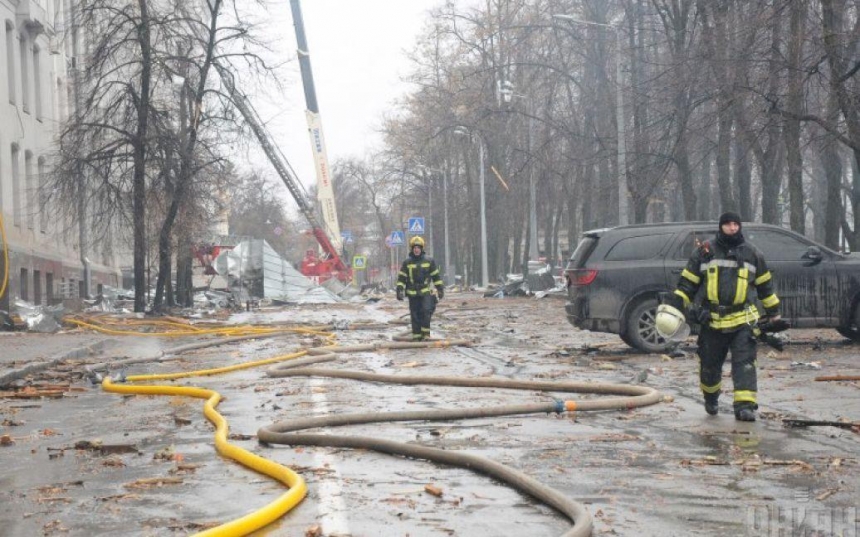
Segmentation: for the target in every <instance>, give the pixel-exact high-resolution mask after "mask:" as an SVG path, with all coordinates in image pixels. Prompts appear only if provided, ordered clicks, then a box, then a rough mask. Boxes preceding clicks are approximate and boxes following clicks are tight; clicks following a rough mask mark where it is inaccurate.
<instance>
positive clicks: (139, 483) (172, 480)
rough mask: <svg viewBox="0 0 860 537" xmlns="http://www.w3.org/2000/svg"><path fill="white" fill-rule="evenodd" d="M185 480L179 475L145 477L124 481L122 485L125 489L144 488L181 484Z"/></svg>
mask: <svg viewBox="0 0 860 537" xmlns="http://www.w3.org/2000/svg"><path fill="white" fill-rule="evenodd" d="M182 483H185V480H184V479H182V478H181V477H147V478H143V479H138V480H136V481H132V482H131V483H126V484H125V485H123V487H125V488H127V489H138V490H146V489H152V488H158V487H163V486H165V485H181V484H182Z"/></svg>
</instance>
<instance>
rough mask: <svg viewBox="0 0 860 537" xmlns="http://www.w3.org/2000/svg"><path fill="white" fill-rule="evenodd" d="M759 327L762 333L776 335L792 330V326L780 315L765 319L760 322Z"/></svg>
mask: <svg viewBox="0 0 860 537" xmlns="http://www.w3.org/2000/svg"><path fill="white" fill-rule="evenodd" d="M758 326H759V328H760V329H761V331H762V332H767V333H769V334H774V333H776V332H784V331H786V330H788V329H789V328H791V325H790V324H788V321H784V320H783V319H782V317H780V316H779V315H774V316H773V317H765V318H764V319H762V320H760V321H759V323H758Z"/></svg>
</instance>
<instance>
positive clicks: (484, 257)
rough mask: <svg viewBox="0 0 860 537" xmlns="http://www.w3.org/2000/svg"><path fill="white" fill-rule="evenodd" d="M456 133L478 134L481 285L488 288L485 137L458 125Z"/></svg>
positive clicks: (470, 135)
mask: <svg viewBox="0 0 860 537" xmlns="http://www.w3.org/2000/svg"><path fill="white" fill-rule="evenodd" d="M454 133H455V134H459V135H460V136H468V137H469V139H470V140H472V134H477V135H478V136H477V137H478V167H479V170H478V182H479V183H480V192H481V286H482V287H484V288H486V287H488V286H489V285H490V277H489V269H488V267H487V199H486V194H485V192H484V139H483V137H482V136H481V135H480V133H476V132H475V131H472V130H471V129H468V128H466V127H457V128H455V129H454Z"/></svg>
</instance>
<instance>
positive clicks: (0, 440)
mask: <svg viewBox="0 0 860 537" xmlns="http://www.w3.org/2000/svg"><path fill="white" fill-rule="evenodd" d="M14 443H15V441H14V440H12V437H11V436H9V435H8V434H4V435H3V436H0V446H11V445H12V444H14Z"/></svg>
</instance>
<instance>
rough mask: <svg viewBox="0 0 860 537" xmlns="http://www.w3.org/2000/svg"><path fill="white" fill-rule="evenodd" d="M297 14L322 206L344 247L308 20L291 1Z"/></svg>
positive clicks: (296, 2)
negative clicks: (312, 56) (309, 49)
mask: <svg viewBox="0 0 860 537" xmlns="http://www.w3.org/2000/svg"><path fill="white" fill-rule="evenodd" d="M290 9H291V10H292V13H293V25H294V26H295V28H296V43H297V45H298V50H297V52H298V58H299V68H300V70H301V73H302V85H303V86H304V91H305V104H306V106H307V110H306V111H305V117H306V118H307V122H308V134H309V136H310V140H311V151H312V152H313V156H314V164H315V166H316V172H317V199H318V200H319V203H320V208H321V209H322V217H323V221H324V223H325V226H326V230H327V231H328V233H329V236H330V237H332V241H333V242H334V244H335V246H336V247H337V248H338V250H340V246H341V237H340V225H339V224H338V219H337V207H336V205H335V201H334V188H333V187H332V184H331V174H330V170H329V166H328V155H327V153H326V143H325V137H324V136H323V130H322V120H321V119H320V110H319V103H318V102H317V94H316V88H315V86H314V74H313V71H312V70H311V58H310V53H309V51H308V41H307V38H306V37H305V23H304V18H303V17H302V8H301V6H300V5H299V0H290Z"/></svg>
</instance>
